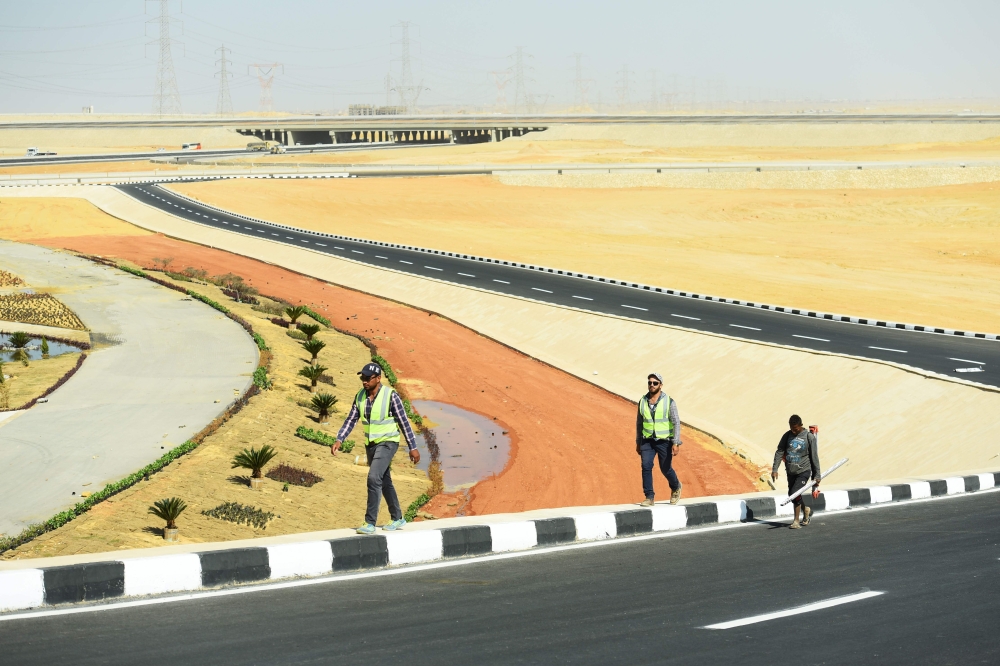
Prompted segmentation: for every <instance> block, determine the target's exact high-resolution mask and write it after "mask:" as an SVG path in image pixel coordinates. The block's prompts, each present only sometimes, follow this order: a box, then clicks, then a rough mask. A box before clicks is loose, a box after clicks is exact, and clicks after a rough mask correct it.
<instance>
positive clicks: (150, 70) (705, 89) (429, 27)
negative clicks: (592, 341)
mask: <svg viewBox="0 0 1000 666" xmlns="http://www.w3.org/2000/svg"><path fill="white" fill-rule="evenodd" d="M170 8H171V12H172V13H173V15H174V16H175V18H176V21H175V22H174V23H173V27H172V37H174V38H175V39H176V42H177V43H176V44H175V45H174V47H173V49H172V54H173V60H174V68H175V72H176V78H177V83H178V86H179V88H180V91H181V98H182V103H183V108H184V111H185V112H191V113H205V112H214V111H215V108H216V100H217V95H218V78H217V77H216V76H215V72H216V70H217V64H216V60H217V55H216V54H215V53H214V50H215V49H217V48H219V46H221V45H222V44H225V45H226V47H227V48H231V49H232V54H231V55H230V58H231V60H232V65H231V69H232V72H233V78H232V80H231V90H232V100H233V106H234V107H235V110H236V111H237V112H239V111H253V110H256V109H257V106H258V95H259V86H258V83H257V80H256V78H254V77H252V76H250V75H249V74H248V71H247V65H248V64H250V63H271V62H280V63H282V64H283V65H284V73H283V74H279V75H278V76H277V78H276V79H275V82H274V103H275V108H276V109H279V110H285V111H315V112H320V111H325V112H329V111H332V110H337V109H343V108H346V106H347V104H349V103H373V104H384V103H385V101H386V95H385V76H386V74H387V73H389V72H391V73H392V74H393V75H394V76H395V77H396V78H397V79H398V77H399V74H400V70H399V67H400V62H399V60H398V57H399V55H400V47H399V45H398V44H397V45H393V42H394V41H397V40H398V39H399V37H400V31H399V30H398V29H395V30H393V29H392V27H391V26H393V25H394V24H396V23H398V22H399V21H411V22H412V23H413V24H415V26H417V27H415V28H413V29H412V34H411V38H412V39H413V41H414V45H413V48H412V56H413V75H414V79H415V82H420V81H422V82H423V85H424V87H425V88H427V90H425V91H424V92H423V93H422V96H421V98H420V103H421V104H435V105H464V106H466V107H469V108H472V107H476V106H480V107H481V106H492V105H493V104H494V103H495V101H496V99H497V89H496V87H495V86H494V84H493V81H492V80H491V78H490V72H497V73H498V74H497V75H498V76H500V77H503V76H504V72H505V70H507V69H508V68H509V67H511V65H512V64H513V59H512V58H511V57H509V56H510V55H511V54H513V53H514V51H515V48H516V47H518V46H522V47H524V52H525V53H526V54H530V56H532V57H531V58H530V59H526V60H525V62H526V64H528V65H530V66H531V67H532V68H533V69H531V70H528V71H527V78H530V79H533V81H528V82H527V87H528V91H529V92H532V93H534V94H535V95H536V99H537V100H538V101H541V100H544V99H546V95H547V96H548V97H547V99H548V106H547V108H548V109H552V108H553V107H556V106H560V107H561V106H566V105H568V104H571V103H572V102H573V100H574V91H575V88H574V85H573V78H574V76H575V70H574V65H575V60H574V58H573V54H574V53H582V54H583V58H582V64H583V77H584V78H585V79H589V80H592V82H591V83H590V84H589V90H588V93H587V97H588V100H589V102H590V105H591V106H593V107H595V108H596V104H597V100H598V96H600V99H601V101H602V104H603V110H605V111H614V110H615V106H616V105H618V104H619V101H620V99H621V92H622V85H621V82H622V79H623V76H622V71H623V68H625V67H627V69H628V75H629V80H630V83H629V97H630V99H631V102H632V103H633V105H635V106H643V105H645V106H648V104H649V102H648V100H649V99H650V98H651V96H652V94H653V86H652V77H653V72H654V70H656V74H655V75H656V78H657V90H658V92H659V93H660V97H659V101H660V103H661V104H667V103H669V102H670V100H671V99H673V100H674V101H675V102H677V103H680V104H684V105H690V104H691V101H692V97H693V99H694V101H695V103H697V104H700V105H704V104H709V103H712V102H713V101H715V103H718V100H721V99H729V100H746V99H751V100H754V99H774V98H778V99H811V100H831V99H851V100H866V99H869V100H892V99H940V98H971V97H977V98H993V99H996V98H1000V39H998V38H997V34H998V28H1000V3H998V2H995V1H994V2H959V1H956V0H950V1H949V2H920V1H914V0H908V1H889V0H886V1H883V2H877V1H875V0H868V1H867V2H848V1H845V0H837V2H823V3H820V2H803V1H801V0H800V1H797V2H791V1H790V2H749V1H733V2H722V1H719V2H707V1H699V2H692V1H686V2H665V1H662V0H661V1H648V2H647V1H643V0H632V1H628V0H616V1H615V2H593V1H587V2H555V1H548V2H538V1H537V0H536V1H534V2H525V1H522V0H504V1H503V2H492V1H482V2H472V1H465V2H455V1H452V2H445V1H432V0H427V1H424V2H420V1H416V0H411V1H408V2H402V1H397V0H381V1H379V2H340V1H332V0H325V1H324V0H282V2H265V1H263V0H241V1H240V2H235V1H223V0H184V2H183V4H182V3H181V2H180V1H179V0H172V2H171V3H170ZM144 12H145V13H144ZM158 12H159V2H158V1H150V2H146V3H143V2H142V0H100V1H98V0H48V1H47V0H34V1H32V2H26V1H24V0H0V113H18V112H53V113H59V112H79V110H80V108H81V106H83V105H89V104H93V105H94V106H95V108H96V111H98V112H102V111H103V112H148V111H150V110H151V108H152V104H153V88H154V80H155V74H156V66H157V55H158V53H159V49H158V47H157V45H156V44H152V45H147V42H150V41H153V40H155V38H156V36H157V34H158V32H157V26H156V24H149V25H147V24H146V21H148V20H150V19H152V18H154V16H155V15H157V14H158ZM394 59H395V60H394ZM513 92H514V84H513V83H510V84H508V86H507V98H508V101H509V102H511V103H512V102H513ZM664 93H673V94H674V97H672V98H670V97H664ZM393 103H395V101H394V102H393ZM815 106H816V108H822V107H823V105H822V104H821V103H819V102H817V104H816V105H815Z"/></svg>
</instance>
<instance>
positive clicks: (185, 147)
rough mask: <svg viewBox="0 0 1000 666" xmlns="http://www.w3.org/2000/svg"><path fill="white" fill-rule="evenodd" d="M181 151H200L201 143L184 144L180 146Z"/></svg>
mask: <svg viewBox="0 0 1000 666" xmlns="http://www.w3.org/2000/svg"><path fill="white" fill-rule="evenodd" d="M181 150H201V143H200V142H198V143H185V144H183V145H182V146H181Z"/></svg>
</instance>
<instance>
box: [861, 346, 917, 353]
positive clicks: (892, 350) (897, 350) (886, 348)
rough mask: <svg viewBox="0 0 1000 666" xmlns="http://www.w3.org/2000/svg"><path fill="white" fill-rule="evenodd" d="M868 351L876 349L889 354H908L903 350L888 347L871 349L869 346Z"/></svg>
mask: <svg viewBox="0 0 1000 666" xmlns="http://www.w3.org/2000/svg"><path fill="white" fill-rule="evenodd" d="M868 349H878V350H879V351H891V352H896V353H897V354H908V353H909V352H908V351H906V350H905V349H890V348H889V347H872V346H871V345H869V346H868Z"/></svg>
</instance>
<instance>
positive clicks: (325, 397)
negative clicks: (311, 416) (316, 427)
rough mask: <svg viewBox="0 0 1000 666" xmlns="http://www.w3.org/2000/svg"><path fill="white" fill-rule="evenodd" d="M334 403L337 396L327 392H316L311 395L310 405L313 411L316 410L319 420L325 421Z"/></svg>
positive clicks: (334, 405) (335, 403)
mask: <svg viewBox="0 0 1000 666" xmlns="http://www.w3.org/2000/svg"><path fill="white" fill-rule="evenodd" d="M336 405H337V396H335V395H331V394H329V393H317V394H316V395H314V396H313V399H312V403H311V404H310V407H312V409H313V411H314V412H316V416H317V418H319V422H320V423H326V421H327V420H329V418H330V412H332V411H333V409H334V407H336Z"/></svg>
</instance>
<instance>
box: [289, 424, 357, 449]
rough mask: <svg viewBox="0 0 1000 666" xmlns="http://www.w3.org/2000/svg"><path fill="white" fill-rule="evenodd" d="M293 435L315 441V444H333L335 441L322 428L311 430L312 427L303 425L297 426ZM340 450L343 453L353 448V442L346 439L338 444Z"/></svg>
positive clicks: (334, 438) (335, 439)
mask: <svg viewBox="0 0 1000 666" xmlns="http://www.w3.org/2000/svg"><path fill="white" fill-rule="evenodd" d="M295 436H296V437H301V438H302V439H304V440H307V441H310V442H315V443H316V444H322V445H323V446H333V445H334V443H335V442H336V441H337V438H336V437H331V436H330V435H328V434H326V433H325V432H323V431H322V430H313V429H312V428H307V427H305V426H299V427H298V428H296V429H295ZM340 450H341V451H343V452H344V453H350V452H351V451H353V450H354V442H353V441H351V440H347V441H346V442H344V443H343V444H341V445H340Z"/></svg>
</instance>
